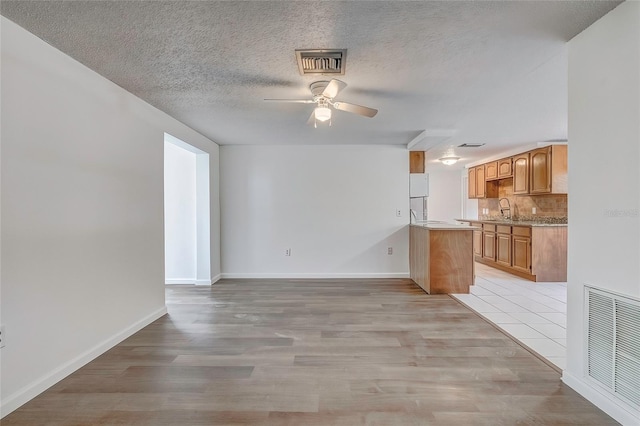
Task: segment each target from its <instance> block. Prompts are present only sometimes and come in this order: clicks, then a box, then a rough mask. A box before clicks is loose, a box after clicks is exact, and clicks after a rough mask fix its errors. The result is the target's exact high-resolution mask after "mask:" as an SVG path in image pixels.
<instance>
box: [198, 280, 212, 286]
mask: <svg viewBox="0 0 640 426" xmlns="http://www.w3.org/2000/svg"><path fill="white" fill-rule="evenodd" d="M195 285H211V279H208V280H195Z"/></svg>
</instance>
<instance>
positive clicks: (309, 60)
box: [296, 49, 347, 75]
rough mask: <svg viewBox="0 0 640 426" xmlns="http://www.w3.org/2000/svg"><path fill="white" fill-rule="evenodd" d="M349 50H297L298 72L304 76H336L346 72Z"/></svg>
mask: <svg viewBox="0 0 640 426" xmlns="http://www.w3.org/2000/svg"><path fill="white" fill-rule="evenodd" d="M346 58H347V49H331V50H320V49H315V50H309V49H305V50H296V59H297V60H298V70H299V71H300V74H302V75H314V74H335V75H342V74H344V71H345V64H346V62H345V61H346Z"/></svg>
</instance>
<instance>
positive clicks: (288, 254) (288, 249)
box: [284, 248, 291, 256]
mask: <svg viewBox="0 0 640 426" xmlns="http://www.w3.org/2000/svg"><path fill="white" fill-rule="evenodd" d="M284 255H285V256H291V249H290V248H286V249H284Z"/></svg>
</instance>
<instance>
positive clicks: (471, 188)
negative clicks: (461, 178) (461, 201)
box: [467, 167, 478, 198]
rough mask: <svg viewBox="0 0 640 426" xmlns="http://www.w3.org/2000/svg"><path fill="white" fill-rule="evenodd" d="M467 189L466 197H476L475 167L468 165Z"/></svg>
mask: <svg viewBox="0 0 640 426" xmlns="http://www.w3.org/2000/svg"><path fill="white" fill-rule="evenodd" d="M468 185H469V190H468V194H467V195H468V197H469V198H478V197H477V196H476V185H477V184H476V168H475V167H469V180H468Z"/></svg>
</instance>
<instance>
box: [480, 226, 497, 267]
mask: <svg viewBox="0 0 640 426" xmlns="http://www.w3.org/2000/svg"><path fill="white" fill-rule="evenodd" d="M482 257H484V258H485V259H487V260H493V261H495V260H496V234H495V232H483V233H482Z"/></svg>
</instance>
